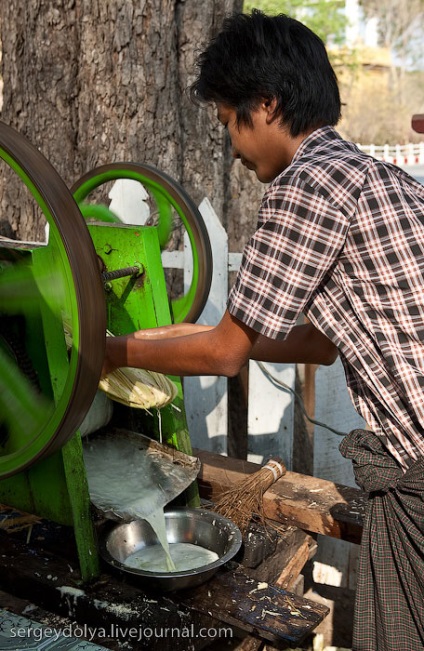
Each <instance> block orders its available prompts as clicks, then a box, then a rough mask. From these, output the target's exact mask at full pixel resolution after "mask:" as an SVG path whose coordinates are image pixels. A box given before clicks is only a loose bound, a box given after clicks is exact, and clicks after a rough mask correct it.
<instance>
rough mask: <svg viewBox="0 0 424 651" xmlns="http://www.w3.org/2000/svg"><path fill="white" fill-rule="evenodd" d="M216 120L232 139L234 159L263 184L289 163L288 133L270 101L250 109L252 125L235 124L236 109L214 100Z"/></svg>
mask: <svg viewBox="0 0 424 651" xmlns="http://www.w3.org/2000/svg"><path fill="white" fill-rule="evenodd" d="M216 108H217V114H218V120H219V121H220V122H221V123H222V124H223V125H224V127H225V128H226V129H227V131H228V135H229V136H230V139H231V146H232V149H233V156H234V158H240V160H241V162H242V164H243V165H245V167H247V168H248V169H249V170H253V171H254V172H255V174H256V176H257V177H258V179H259V181H261V182H262V183H269V182H270V181H272V180H273V179H274V178H275V177H276V176H278V174H280V172H282V171H283V170H284V169H285V168H286V167H287V166H288V165H289V164H290V162H291V158H292V156H291V155H289V152H288V141H289V140H290V138H289V136H288V134H287V132H286V131H285V129H284V128H283V127H282V126H281V124H280V121H279V120H278V119H277V118H275V116H274V117H273V113H272V110H271V108H270V104H269V103H267V102H264V103H262V104H261V105H260V106H259V107H258V108H257V109H255V110H254V111H252V114H251V118H252V126H249V125H245V124H241V125H238V124H237V113H236V110H235V109H234V108H232V107H230V106H228V105H227V104H222V103H220V102H219V103H217V104H216Z"/></svg>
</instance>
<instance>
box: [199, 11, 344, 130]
mask: <svg viewBox="0 0 424 651" xmlns="http://www.w3.org/2000/svg"><path fill="white" fill-rule="evenodd" d="M198 68H199V74H198V77H197V79H196V81H195V82H194V83H193V85H192V86H191V89H190V90H191V95H192V97H193V98H194V99H197V100H200V101H205V102H221V103H223V104H226V105H228V106H230V107H232V108H234V109H235V110H236V112H237V121H238V123H239V124H247V125H250V126H251V124H252V121H251V112H252V110H253V109H255V108H257V107H258V106H259V104H260V103H261V102H262V101H264V100H272V99H275V100H276V101H277V105H276V114H277V115H279V116H280V119H281V123H282V124H284V125H287V126H288V127H289V129H290V134H291V135H292V136H293V137H296V136H298V135H299V134H301V133H304V132H306V131H307V130H308V129H310V128H318V127H320V126H324V125H335V124H337V122H338V121H339V119H340V94H339V89H338V85H337V78H336V75H335V73H334V70H333V68H332V67H331V64H330V62H329V60H328V56H327V52H326V49H325V46H324V43H323V42H322V41H321V39H320V38H319V37H318V36H317V35H316V34H314V32H312V31H311V30H310V29H309V28H308V27H306V26H305V25H303V24H302V23H300V22H299V21H297V20H295V19H294V18H290V17H289V16H286V15H284V14H280V15H279V16H266V15H265V14H264V13H263V12H261V11H259V10H257V9H254V10H253V11H252V14H234V15H233V16H231V17H229V18H227V19H226V20H225V21H224V24H223V27H222V30H221V31H220V32H219V33H218V35H217V36H216V37H215V38H214V39H213V40H212V41H211V42H210V44H209V46H208V47H207V48H206V50H205V51H204V52H203V53H202V54H201V55H200V56H199V59H198Z"/></svg>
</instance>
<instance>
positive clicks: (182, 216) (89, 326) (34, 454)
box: [0, 124, 212, 581]
mask: <svg viewBox="0 0 424 651" xmlns="http://www.w3.org/2000/svg"><path fill="white" fill-rule="evenodd" d="M0 163H1V178H2V179H3V194H2V204H1V205H2V219H4V218H6V220H7V221H8V222H9V223H10V222H13V220H15V221H16V219H17V218H16V214H15V212H16V206H17V205H18V204H19V208H20V213H19V215H18V218H19V219H20V220H22V219H28V220H32V221H33V222H34V223H40V220H44V221H45V224H46V230H47V231H48V237H46V240H45V241H44V242H34V243H29V242H18V241H15V240H12V239H8V238H6V237H2V238H0V503H1V504H4V505H8V506H11V507H13V508H16V509H18V510H20V511H24V512H27V513H31V514H35V515H37V516H39V517H41V518H46V519H48V520H52V521H53V522H57V523H59V524H63V525H67V526H70V527H72V528H73V531H74V534H75V541H76V547H77V551H78V558H79V563H80V570H81V577H82V579H83V580H84V581H87V580H90V579H92V578H94V577H95V576H97V574H98V572H99V561H98V553H97V543H96V534H95V528H94V524H93V520H92V516H91V505H90V499H89V492H88V485H87V477H86V473H85V467H84V460H83V451H82V442H81V436H80V433H79V428H80V426H81V423H82V422H83V420H84V418H85V416H86V414H87V413H88V412H89V410H90V407H91V405H92V403H93V400H94V398H95V396H96V393H97V389H98V384H99V379H100V374H101V369H102V364H103V357H104V349H105V338H106V330H107V329H108V330H110V331H111V332H112V333H113V334H115V335H120V334H125V333H129V332H132V331H134V330H137V329H140V328H148V327H154V326H156V325H164V324H168V323H171V322H182V321H195V320H196V319H197V317H198V316H199V314H200V312H201V311H202V309H203V306H204V304H205V302H206V300H207V296H208V293H209V288H210V282H211V275H212V262H211V260H212V256H211V247H210V243H209V239H208V235H207V230H206V227H205V225H204V222H203V220H202V218H201V215H200V213H199V211H198V210H197V207H196V206H195V205H194V203H193V202H192V201H191V199H190V198H189V197H188V196H187V194H186V193H185V192H184V190H183V189H182V188H181V187H180V186H179V185H178V184H177V183H176V182H175V181H173V180H172V179H171V178H170V177H168V176H167V175H165V174H163V173H162V172H159V171H158V170H156V169H155V168H153V167H151V166H148V165H144V164H137V163H122V164H120V163H114V164H110V165H105V166H103V167H99V168H97V169H95V170H93V171H92V172H90V173H88V174H86V175H85V176H84V177H83V178H82V179H80V180H79V181H78V182H77V183H76V184H75V185H74V187H73V188H72V189H71V190H69V189H68V188H67V187H66V185H65V184H64V182H63V180H62V179H61V178H60V176H59V175H58V174H57V172H56V171H55V169H54V168H53V167H52V165H51V164H50V163H49V162H48V161H47V160H46V159H45V158H44V157H43V156H42V155H41V154H40V152H39V151H38V150H37V149H36V148H35V147H34V146H32V145H31V144H30V143H29V142H28V141H27V139H26V138H24V137H23V136H22V135H20V134H19V133H17V132H16V131H15V130H13V129H12V128H11V127H9V126H7V125H5V124H0ZM123 179H124V180H131V181H132V182H133V183H136V184H140V185H142V186H143V191H144V192H145V193H146V205H147V208H148V209H149V218H148V221H147V223H145V224H144V225H140V224H126V223H123V222H122V220H121V219H119V218H118V217H117V216H116V214H115V213H114V212H113V211H112V210H111V209H110V205H109V200H108V197H109V188H110V186H111V185H113V184H115V183H116V182H117V180H123ZM9 180H12V181H13V184H12V183H10V187H12V185H13V188H16V187H18V188H19V190H18V192H17V193H16V191H14V192H15V193H8V181H9ZM176 227H178V228H176ZM181 232H184V233H185V237H186V239H187V238H188V241H189V243H190V247H191V252H192V276H191V278H192V280H191V284H190V286H189V287H188V288H185V287H184V285H183V281H182V279H181V278H180V277H178V274H180V273H181V272H178V271H177V272H172V273H171V272H167V273H168V276H167V275H166V274H165V271H164V267H163V264H162V257H161V252H163V250H166V249H167V248H168V249H175V250H177V249H181V248H182V247H183V246H184V243H183V238H182V236H181ZM172 274H173V275H172ZM67 332H68V334H69V332H71V334H72V346H71V348H69V343H68V345H67V339H66V333H67ZM172 379H173V380H174V382H175V383H176V385H177V387H178V396H177V398H176V399H175V400H174V404H173V405H170V406H167V407H164V408H163V409H162V410H161V424H160V428H161V434H162V439H163V442H164V443H168V444H170V445H172V446H173V447H175V448H177V449H178V450H180V451H182V452H186V453H188V454H189V453H190V452H191V446H190V439H189V435H188V431H187V423H186V419H185V413H184V405H183V395H182V387H181V381H180V379H179V378H172ZM155 419H156V417H155V414H152V415H151V416H150V421H149V422H150V427H151V429H152V436H155V432H156V431H157V429H158V425H157V423H156V420H155ZM187 499H189V500H190V504H195V503H196V499H197V496H196V490H195V489H194V491H192V492H191V496H189V497H188V498H187Z"/></svg>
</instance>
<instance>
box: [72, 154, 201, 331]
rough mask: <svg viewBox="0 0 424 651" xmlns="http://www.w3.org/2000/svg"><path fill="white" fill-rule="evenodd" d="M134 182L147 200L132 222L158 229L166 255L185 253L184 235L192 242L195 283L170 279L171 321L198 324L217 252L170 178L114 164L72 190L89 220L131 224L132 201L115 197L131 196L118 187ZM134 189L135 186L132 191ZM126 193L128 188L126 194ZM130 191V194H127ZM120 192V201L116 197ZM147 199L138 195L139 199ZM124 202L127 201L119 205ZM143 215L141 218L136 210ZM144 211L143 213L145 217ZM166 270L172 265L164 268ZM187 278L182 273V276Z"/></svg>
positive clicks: (146, 169) (142, 168)
mask: <svg viewBox="0 0 424 651" xmlns="http://www.w3.org/2000/svg"><path fill="white" fill-rule="evenodd" d="M125 179H126V180H129V181H132V182H133V183H134V182H136V189H137V186H138V187H139V188H140V186H141V187H142V189H141V192H144V193H145V198H144V199H143V198H141V199H137V201H138V204H137V206H136V208H135V214H136V219H137V214H139V215H140V219H139V221H137V222H134V220H133V216H132V215H131V216H129V217H130V221H131V223H137V224H139V225H141V224H144V223H146V224H147V225H153V226H155V227H156V228H157V231H158V238H159V243H160V246H161V250H162V252H165V251H166V252H168V253H170V254H171V255H172V254H182V253H183V250H184V237H183V236H184V233H185V234H186V236H187V237H188V240H189V243H190V249H191V254H192V279H191V282H190V285H189V287H188V288H185V287H184V284H183V283H184V281H183V279H182V276H181V275H180V276H177V273H178V272H176V271H175V270H174V271H173V272H172V271H170V272H168V273H167V274H166V279H167V286H168V296H169V299H170V309H171V314H172V319H173V321H174V322H175V323H181V322H182V321H186V322H195V321H196V320H197V319H198V317H199V316H200V314H201V312H202V310H203V308H204V306H205V304H206V301H207V298H208V295H209V290H210V285H211V280H212V251H211V246H210V241H209V236H208V232H207V229H206V226H205V223H204V221H203V218H202V215H201V214H200V212H199V210H198V209H197V206H196V205H195V204H194V202H193V201H192V200H191V199H190V197H189V196H188V195H187V193H186V192H185V191H184V189H183V188H182V187H181V186H180V185H179V184H178V183H177V182H176V181H174V180H173V179H172V178H171V177H169V176H168V175H167V174H165V173H163V172H160V171H159V170H157V169H156V168H154V167H152V166H149V165H146V164H141V163H111V164H109V165H103V166H101V167H98V168H95V169H93V170H92V171H90V172H88V173H87V174H85V175H84V176H83V177H82V178H81V179H80V180H79V181H77V182H76V183H75V184H74V185H73V187H72V188H71V192H72V193H73V195H74V198H75V200H76V201H77V203H78V204H79V206H80V208H81V212H82V213H83V214H84V216H85V218H86V219H87V220H89V219H92V220H100V221H105V222H110V221H117V220H118V221H120V220H121V219H122V220H123V221H124V222H125V221H127V216H128V214H127V213H126V211H127V210H130V211H131V209H132V208H131V204H132V205H134V204H135V202H136V200H134V201H130V200H129V197H128V196H127V197H124V198H123V199H122V197H121V196H119V197H118V199H116V194H118V195H122V193H128V195H130V194H131V192H132V190H131V184H129V185H125V186H124V185H123V184H121V185H120V186H119V189H117V184H116V185H115V183H116V182H117V181H122V180H125ZM133 187H134V186H133ZM123 188H124V189H123ZM127 188H128V189H127ZM114 193H115V196H114ZM140 196H141V197H142V196H143V195H140V194H139V195H138V197H140ZM119 199H122V201H119ZM117 204H119V205H120V211H123V215H122V213H121V214H120V215H118V214H116V213H114V205H117ZM139 209H140V212H139V213H137V210H139ZM143 211H144V212H143ZM164 266H167V265H164ZM181 274H182V272H181Z"/></svg>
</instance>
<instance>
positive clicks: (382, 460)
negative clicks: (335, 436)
mask: <svg viewBox="0 0 424 651" xmlns="http://www.w3.org/2000/svg"><path fill="white" fill-rule="evenodd" d="M340 451H341V453H342V455H343V456H344V457H346V458H349V459H352V462H353V469H354V473H355V479H356V482H357V483H358V485H359V486H360V487H361V488H362V490H364V491H366V492H367V493H369V501H368V505H367V511H366V516H365V521H364V528H363V535H362V542H361V550H360V557H359V567H358V583H357V589H356V603H355V616H354V631H353V651H423V649H424V458H421V459H419V460H418V461H416V462H415V463H414V464H413V465H412V466H411V467H410V468H409V469H408V470H407V471H406V472H404V471H403V470H401V469H400V468H399V466H398V464H397V463H396V461H395V460H394V459H393V458H392V457H391V456H390V455H388V454H387V452H386V451H385V448H384V446H383V444H382V442H381V440H380V439H379V438H378V437H377V436H376V435H375V434H373V433H372V432H368V431H366V430H354V431H353V432H350V433H349V434H348V435H347V436H346V437H345V438H344V439H343V441H342V443H341V445H340Z"/></svg>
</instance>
